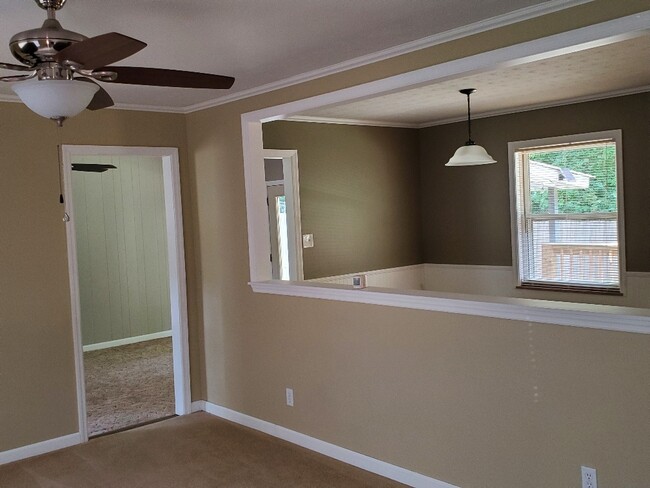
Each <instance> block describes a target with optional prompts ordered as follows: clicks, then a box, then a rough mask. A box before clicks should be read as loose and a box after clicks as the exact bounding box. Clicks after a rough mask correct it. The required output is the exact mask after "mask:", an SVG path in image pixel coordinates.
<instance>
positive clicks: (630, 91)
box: [415, 85, 650, 129]
mask: <svg viewBox="0 0 650 488" xmlns="http://www.w3.org/2000/svg"><path fill="white" fill-rule="evenodd" d="M649 91H650V85H644V86H639V87H636V88H625V89H622V90H614V91H610V92H605V93H599V94H596V95H585V96H583V97H575V98H568V99H566V100H559V101H557V102H545V103H538V104H536V105H526V106H525V107H521V108H512V109H503V110H492V111H490V112H483V113H480V114H476V115H474V113H472V120H476V119H486V118H488V117H498V116H499V115H511V114H518V113H522V112H530V111H532V110H542V109H545V108H553V107H562V106H564V105H573V104H576V103H585V102H595V101H597V100H607V99H608V98H616V97H624V96H626V95H636V94H639V93H646V92H649ZM466 120H467V116H466V115H463V116H458V117H450V118H447V119H442V120H434V121H430V122H423V123H421V124H415V127H417V128H418V129H426V128H427V127H435V126H438V125H447V124H453V123H456V122H465V121H466Z"/></svg>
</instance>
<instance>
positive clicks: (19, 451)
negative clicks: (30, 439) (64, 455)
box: [0, 432, 84, 465]
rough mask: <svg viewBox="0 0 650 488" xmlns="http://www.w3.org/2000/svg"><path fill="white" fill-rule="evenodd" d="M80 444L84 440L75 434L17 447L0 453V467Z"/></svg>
mask: <svg viewBox="0 0 650 488" xmlns="http://www.w3.org/2000/svg"><path fill="white" fill-rule="evenodd" d="M82 442H84V440H83V439H82V437H81V434H79V433H78V432H77V433H76V434H69V435H64V436H62V437H56V438H54V439H48V440H46V441H43V442H37V443H36V444H29V445H27V446H23V447H17V448H16V449H10V450H9V451H3V452H0V465H3V464H8V463H13V462H15V461H20V460H21V459H27V458H30V457H33V456H39V455H41V454H46V453H48V452H52V451H58V450H59V449H64V448H66V447H70V446H75V445H77V444H81V443H82Z"/></svg>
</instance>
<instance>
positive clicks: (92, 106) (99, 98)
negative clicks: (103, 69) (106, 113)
mask: <svg viewBox="0 0 650 488" xmlns="http://www.w3.org/2000/svg"><path fill="white" fill-rule="evenodd" d="M75 80H77V81H85V82H86V83H92V84H93V85H97V86H98V87H99V90H97V93H95V96H94V97H93V99H92V100H91V101H90V103H89V104H88V106H87V107H86V108H87V109H88V110H100V109H102V108H108V107H112V106H113V105H115V102H114V101H113V99H112V98H111V96H110V95H109V94H108V92H107V91H106V90H104V88H102V86H101V85H100V84H99V83H95V82H94V81H93V80H91V79H89V78H81V77H79V78H75Z"/></svg>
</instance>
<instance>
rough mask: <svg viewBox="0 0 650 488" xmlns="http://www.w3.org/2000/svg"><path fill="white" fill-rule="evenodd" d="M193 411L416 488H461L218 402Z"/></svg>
mask: <svg viewBox="0 0 650 488" xmlns="http://www.w3.org/2000/svg"><path fill="white" fill-rule="evenodd" d="M192 411H193V412H198V411H205V412H208V413H210V414H212V415H215V416H217V417H221V418H223V419H226V420H230V421H231V422H235V423H236V424H240V425H243V426H245V427H249V428H251V429H255V430H258V431H260V432H264V433H265V434H269V435H272V436H273V437H278V438H280V439H283V440H285V441H288V442H291V443H292V444H297V445H299V446H302V447H304V448H306V449H309V450H311V451H316V452H318V453H320V454H323V455H325V456H328V457H331V458H334V459H337V460H339V461H342V462H344V463H346V464H350V465H352V466H356V467H357V468H361V469H364V470H366V471H370V472H371V473H375V474H378V475H380V476H383V477H385V478H389V479H392V480H395V481H399V482H400V483H404V484H406V485H408V486H413V487H415V488H458V487H457V486H454V485H450V484H449V483H445V482H444V481H440V480H436V479H434V478H430V477H428V476H424V475H422V474H420V473H416V472H414V471H409V470H407V469H404V468H400V467H399V466H395V465H393V464H389V463H386V462H384V461H380V460H379V459H375V458H371V457H369V456H366V455H364V454H360V453H358V452H354V451H350V450H349V449H345V448H344V447H340V446H336V445H334V444H330V443H329V442H325V441H321V440H320V439H316V438H314V437H310V436H308V435H305V434H301V433H300V432H296V431H295V430H290V429H287V428H286V427H281V426H279V425H275V424H272V423H270V422H267V421H265V420H260V419H258V418H255V417H251V416H250V415H246V414H243V413H239V412H236V411H234V410H230V409H229V408H225V407H221V406H219V405H215V404H214V403H210V402H206V401H203V400H201V401H197V402H193V403H192Z"/></svg>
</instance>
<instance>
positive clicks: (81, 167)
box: [72, 163, 117, 173]
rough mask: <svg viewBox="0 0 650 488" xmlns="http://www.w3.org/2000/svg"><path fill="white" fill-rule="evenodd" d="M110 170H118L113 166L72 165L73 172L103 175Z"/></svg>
mask: <svg viewBox="0 0 650 488" xmlns="http://www.w3.org/2000/svg"><path fill="white" fill-rule="evenodd" d="M109 169H117V167H115V166H113V165H112V164H87V163H72V171H83V172H86V173H103V172H105V171H108V170H109Z"/></svg>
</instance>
